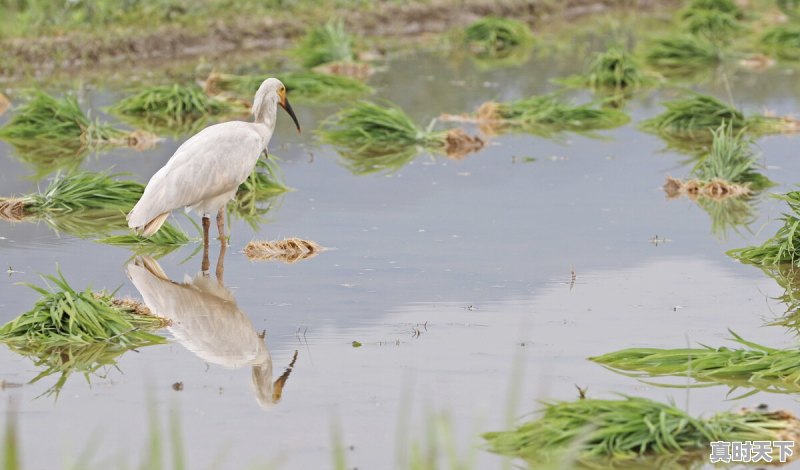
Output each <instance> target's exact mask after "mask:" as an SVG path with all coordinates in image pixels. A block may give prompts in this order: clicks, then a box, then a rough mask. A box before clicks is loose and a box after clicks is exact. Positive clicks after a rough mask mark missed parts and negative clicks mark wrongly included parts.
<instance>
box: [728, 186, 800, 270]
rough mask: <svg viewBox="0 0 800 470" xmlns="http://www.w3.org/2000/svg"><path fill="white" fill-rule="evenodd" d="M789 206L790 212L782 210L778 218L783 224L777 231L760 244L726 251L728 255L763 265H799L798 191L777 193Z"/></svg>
mask: <svg viewBox="0 0 800 470" xmlns="http://www.w3.org/2000/svg"><path fill="white" fill-rule="evenodd" d="M774 197H776V198H778V199H782V200H783V201H785V202H786V204H787V205H788V206H789V209H790V210H791V211H790V212H784V213H783V216H782V217H781V218H780V220H781V221H783V226H782V227H781V228H780V229H778V231H777V233H775V235H774V236H773V237H772V238H770V239H769V240H767V241H765V242H764V243H763V244H762V245H760V246H751V247H747V248H738V249H735V250H730V251H728V255H729V256H732V257H733V258H736V259H738V260H739V261H741V262H743V263H750V264H756V265H763V266H771V265H781V264H783V263H790V264H792V265H794V266H800V252H798V250H799V249H800V191H790V192H788V193H786V194H777V195H774Z"/></svg>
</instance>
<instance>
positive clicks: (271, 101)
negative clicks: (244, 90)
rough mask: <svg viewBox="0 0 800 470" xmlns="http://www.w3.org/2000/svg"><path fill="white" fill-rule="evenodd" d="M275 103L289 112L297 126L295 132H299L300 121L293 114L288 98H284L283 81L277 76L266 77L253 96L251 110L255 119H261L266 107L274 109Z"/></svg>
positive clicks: (284, 88)
mask: <svg viewBox="0 0 800 470" xmlns="http://www.w3.org/2000/svg"><path fill="white" fill-rule="evenodd" d="M276 103H277V104H279V105H281V108H283V109H285V110H286V112H287V113H289V116H291V118H292V121H294V125H295V127H297V132H300V123H299V122H297V116H295V115H294V110H292V105H290V104H289V100H288V99H287V98H286V87H285V86H283V83H282V82H281V81H280V80H278V79H277V78H268V79H266V80H264V82H263V83H261V86H260V87H258V91H257V92H256V96H255V98H253V109H252V112H253V115H254V116H255V117H256V120H257V121H258V120H262V119H263V118H264V113H265V112H266V110H267V109H273V110H274V109H275V104H276ZM270 105H271V106H270ZM273 114H274V111H273Z"/></svg>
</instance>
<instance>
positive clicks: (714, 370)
mask: <svg viewBox="0 0 800 470" xmlns="http://www.w3.org/2000/svg"><path fill="white" fill-rule="evenodd" d="M731 334H732V335H733V337H734V338H733V340H734V341H736V342H737V343H739V344H740V345H742V346H745V348H733V349H731V348H725V347H722V348H712V347H709V346H703V347H702V348H680V349H657V348H631V349H623V350H621V351H616V352H613V353H609V354H604V355H602V356H598V357H591V358H589V359H590V360H591V361H594V362H597V363H598V364H602V365H604V366H606V367H608V368H609V369H612V370H614V371H617V372H621V373H625V374H630V375H632V376H634V377H639V378H642V377H668V376H678V377H690V378H692V379H694V380H695V381H697V382H699V383H702V384H709V383H711V384H721V385H728V386H730V387H732V389H736V388H739V387H744V388H752V389H754V392H757V391H766V392H778V393H797V392H800V369H798V367H797V364H798V361H800V349H796V348H794V349H774V348H769V347H766V346H762V345H759V344H756V343H752V342H750V341H745V340H744V339H742V338H741V337H740V336H739V335H737V334H736V333H734V332H731Z"/></svg>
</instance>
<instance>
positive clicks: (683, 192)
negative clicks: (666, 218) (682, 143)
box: [664, 176, 751, 200]
mask: <svg viewBox="0 0 800 470" xmlns="http://www.w3.org/2000/svg"><path fill="white" fill-rule="evenodd" d="M664 192H665V193H666V194H667V197H668V198H670V199H674V198H677V197H680V196H687V197H689V198H690V199H692V200H695V199H697V198H700V197H705V198H709V199H715V200H723V199H727V198H730V197H739V196H747V195H749V194H750V193H751V191H750V187H749V185H747V184H739V183H731V182H728V181H725V180H719V179H713V180H711V181H701V180H698V179H696V178H692V179H688V180H685V181H684V180H680V179H678V178H673V177H671V176H667V182H666V183H664Z"/></svg>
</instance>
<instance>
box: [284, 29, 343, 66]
mask: <svg viewBox="0 0 800 470" xmlns="http://www.w3.org/2000/svg"><path fill="white" fill-rule="evenodd" d="M353 42H354V41H353V37H352V36H351V35H350V34H349V33H347V31H345V29H344V22H343V21H341V20H339V21H329V22H328V23H326V24H325V25H324V26H317V27H313V28H311V29H310V30H309V31H308V32H307V33H306V35H305V37H303V39H301V40H300V44H299V45H298V46H297V48H296V49H295V54H296V55H297V56H298V57H299V58H300V60H301V61H302V63H303V67H307V68H311V67H316V66H318V65H322V64H327V63H331V62H352V61H354V60H355V53H354V51H353Z"/></svg>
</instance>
